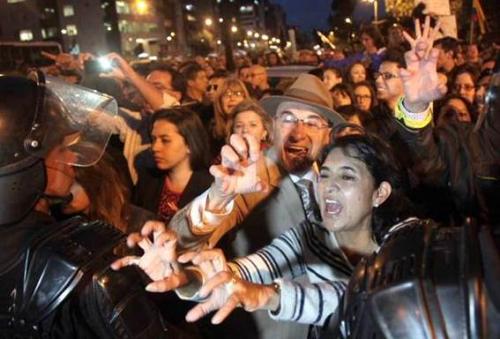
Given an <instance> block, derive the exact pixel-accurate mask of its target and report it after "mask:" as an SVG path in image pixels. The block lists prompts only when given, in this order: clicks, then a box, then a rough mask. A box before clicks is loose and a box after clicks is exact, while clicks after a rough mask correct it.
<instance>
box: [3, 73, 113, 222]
mask: <svg viewBox="0 0 500 339" xmlns="http://www.w3.org/2000/svg"><path fill="white" fill-rule="evenodd" d="M117 109H118V107H117V104H116V101H115V100H114V99H113V98H112V97H109V96H107V95H104V94H101V93H99V92H96V91H93V90H89V89H87V88H84V87H80V86H71V85H68V84H66V83H64V82H63V81H62V80H59V79H57V78H52V77H45V76H44V75H43V73H41V72H39V71H38V72H33V73H32V74H30V76H29V77H27V78H24V77H17V76H0V226H3V225H9V224H13V223H16V222H18V221H19V220H21V219H22V218H23V217H24V216H26V215H27V214H28V213H29V212H30V211H31V210H32V209H33V207H34V206H35V204H36V203H37V201H38V200H39V199H40V198H41V197H42V196H43V194H44V190H45V187H46V175H45V167H44V161H43V159H44V157H46V156H47V154H49V152H51V151H52V150H53V149H54V148H56V147H58V148H60V149H64V150H66V151H68V152H71V154H72V156H71V157H61V158H60V159H57V161H61V162H64V163H66V164H68V165H72V166H90V165H93V164H95V163H96V162H97V161H98V160H99V159H100V157H101V156H102V154H103V152H104V150H105V148H106V145H107V142H108V140H109V138H110V135H111V130H110V128H109V126H110V125H111V124H110V119H113V117H114V116H115V115H116V112H117Z"/></svg>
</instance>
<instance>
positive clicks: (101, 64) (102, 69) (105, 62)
mask: <svg viewBox="0 0 500 339" xmlns="http://www.w3.org/2000/svg"><path fill="white" fill-rule="evenodd" d="M84 68H85V73H86V74H100V73H106V72H109V71H111V69H112V68H113V66H112V64H111V61H110V60H109V59H107V58H105V57H100V58H97V59H90V60H87V61H85V64H84Z"/></svg>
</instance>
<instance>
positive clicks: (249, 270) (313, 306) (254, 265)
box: [230, 221, 353, 325]
mask: <svg viewBox="0 0 500 339" xmlns="http://www.w3.org/2000/svg"><path fill="white" fill-rule="evenodd" d="M230 266H231V268H232V269H233V270H235V271H236V273H237V274H238V275H239V276H240V277H241V278H243V279H245V280H248V281H251V282H253V283H257V284H271V283H272V282H277V283H278V284H280V287H281V305H280V308H279V310H278V312H276V313H274V312H270V316H271V317H272V318H273V319H276V320H283V321H295V322H300V323H306V324H316V325H321V324H323V322H324V321H325V319H326V318H327V317H328V316H329V315H330V314H332V313H333V312H334V311H335V310H336V309H337V307H338V305H339V302H340V299H341V297H342V295H343V292H344V290H345V288H346V286H347V281H348V279H349V277H350V275H351V273H352V270H353V267H352V266H351V264H350V263H349V261H348V260H347V258H346V256H345V255H344V253H343V252H342V251H341V249H340V248H339V246H338V243H337V241H336V239H335V236H334V235H333V233H332V232H329V231H328V230H327V229H325V228H324V227H323V226H321V225H318V224H311V223H310V222H308V221H304V222H302V223H301V224H300V225H299V226H298V227H295V228H291V229H289V230H288V231H286V232H285V233H283V234H282V235H281V236H279V237H278V238H276V239H274V240H273V241H272V242H271V243H270V244H269V245H268V246H266V247H264V248H262V249H261V250H259V251H257V252H255V253H254V254H251V255H248V256H245V257H242V258H238V259H236V260H235V261H234V262H232V263H230ZM300 276H306V277H307V278H308V279H307V280H308V282H303V281H304V280H303V279H301V281H294V279H295V278H298V277H300Z"/></svg>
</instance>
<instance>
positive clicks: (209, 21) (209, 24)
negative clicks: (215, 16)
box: [205, 18, 213, 27]
mask: <svg viewBox="0 0 500 339" xmlns="http://www.w3.org/2000/svg"><path fill="white" fill-rule="evenodd" d="M212 23H213V21H212V19H211V18H206V19H205V26H208V27H210V26H212Z"/></svg>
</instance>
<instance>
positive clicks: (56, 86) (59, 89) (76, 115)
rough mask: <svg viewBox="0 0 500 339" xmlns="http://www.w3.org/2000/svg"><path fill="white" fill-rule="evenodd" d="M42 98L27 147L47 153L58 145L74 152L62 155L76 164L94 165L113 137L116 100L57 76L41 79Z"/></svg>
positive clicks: (31, 151) (64, 160)
mask: <svg viewBox="0 0 500 339" xmlns="http://www.w3.org/2000/svg"><path fill="white" fill-rule="evenodd" d="M38 80H39V81H38V86H39V88H40V91H41V92H40V93H41V94H40V95H41V96H42V100H39V101H38V106H39V107H37V118H36V122H35V123H34V124H33V126H32V129H31V132H30V133H29V135H28V138H27V139H26V140H25V148H26V150H27V151H28V152H29V153H31V154H33V155H35V156H39V157H45V155H47V154H48V153H49V152H50V151H51V150H53V149H54V148H59V149H64V150H66V151H68V152H66V154H68V153H70V154H72V156H65V157H62V158H61V159H60V161H61V162H64V163H66V164H68V165H72V166H90V165H93V164H95V163H96V162H97V161H99V159H100V158H101V156H102V154H103V153H104V151H105V149H106V145H107V143H108V141H109V138H110V137H111V133H112V126H113V121H114V116H116V113H117V111H118V105H117V103H116V100H115V99H114V98H112V97H110V96H107V95H105V94H102V93H99V92H97V91H93V90H90V89H88V88H84V87H80V86H76V85H68V84H67V83H65V82H63V81H62V80H59V79H57V78H52V77H46V79H45V81H40V79H38Z"/></svg>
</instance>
